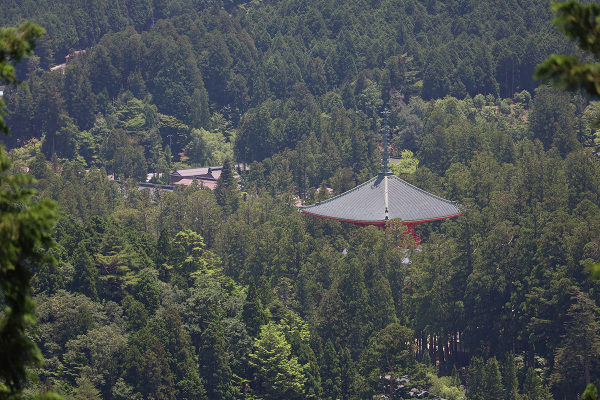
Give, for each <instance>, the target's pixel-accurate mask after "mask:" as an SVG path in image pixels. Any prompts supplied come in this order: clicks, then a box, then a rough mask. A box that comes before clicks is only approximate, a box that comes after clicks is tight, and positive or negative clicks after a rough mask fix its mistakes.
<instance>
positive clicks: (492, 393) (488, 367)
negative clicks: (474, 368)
mask: <svg viewBox="0 0 600 400" xmlns="http://www.w3.org/2000/svg"><path fill="white" fill-rule="evenodd" d="M483 386H484V393H485V398H486V400H503V399H504V389H503V387H502V376H501V375H500V367H499V366H498V361H497V360H496V357H492V358H490V359H488V360H487V361H486V363H485V368H484V370H483Z"/></svg>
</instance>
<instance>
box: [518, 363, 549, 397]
mask: <svg viewBox="0 0 600 400" xmlns="http://www.w3.org/2000/svg"><path fill="white" fill-rule="evenodd" d="M550 398H552V397H551V396H550V393H549V392H548V388H547V387H545V386H544V385H543V384H542V380H541V379H540V377H539V376H538V374H537V373H536V372H535V369H534V368H533V367H529V368H528V369H527V373H526V374H525V380H524V381H523V400H544V399H550Z"/></svg>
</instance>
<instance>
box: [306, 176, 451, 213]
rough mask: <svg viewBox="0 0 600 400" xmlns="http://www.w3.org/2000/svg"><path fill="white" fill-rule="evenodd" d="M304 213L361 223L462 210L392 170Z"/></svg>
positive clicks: (310, 207)
mask: <svg viewBox="0 0 600 400" xmlns="http://www.w3.org/2000/svg"><path fill="white" fill-rule="evenodd" d="M386 191H387V193H386ZM386 207H387V213H386ZM300 212H302V213H306V214H312V215H316V216H319V217H325V218H333V219H340V220H346V221H357V222H381V221H385V220H386V219H394V218H400V219H401V220H402V221H406V222H411V221H423V220H432V219H443V218H448V217H451V216H456V215H458V214H460V213H461V212H460V210H459V209H458V207H457V206H456V203H455V202H453V201H449V200H445V199H442V198H441V197H438V196H435V195H433V194H431V193H428V192H426V191H424V190H422V189H419V188H418V187H416V186H413V185H411V184H410V183H408V182H406V181H404V180H402V179H400V178H398V177H397V176H395V175H393V174H391V173H386V174H379V175H377V176H376V177H374V178H371V179H369V180H368V181H366V182H365V183H363V184H360V185H358V186H356V187H355V188H354V189H351V190H349V191H347V192H345V193H342V194H340V195H338V196H335V197H332V198H330V199H327V200H325V201H322V202H320V203H317V204H313V205H310V206H304V207H300ZM386 217H387V218H386Z"/></svg>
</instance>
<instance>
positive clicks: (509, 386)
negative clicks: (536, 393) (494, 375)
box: [502, 353, 520, 400]
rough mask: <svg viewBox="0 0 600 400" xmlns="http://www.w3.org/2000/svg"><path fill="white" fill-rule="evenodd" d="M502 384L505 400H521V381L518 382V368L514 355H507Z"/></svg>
mask: <svg viewBox="0 0 600 400" xmlns="http://www.w3.org/2000/svg"><path fill="white" fill-rule="evenodd" d="M502 383H503V384H504V398H505V400H519V399H520V396H519V381H518V380H517V367H516V365H515V357H514V355H513V354H512V353H507V354H506V360H504V368H503V369H502Z"/></svg>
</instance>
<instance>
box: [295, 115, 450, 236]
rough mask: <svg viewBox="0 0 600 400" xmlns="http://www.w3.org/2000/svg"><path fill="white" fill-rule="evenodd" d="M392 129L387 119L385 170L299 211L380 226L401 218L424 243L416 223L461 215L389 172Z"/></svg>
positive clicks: (407, 229) (432, 195)
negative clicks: (417, 231) (389, 142)
mask: <svg viewBox="0 0 600 400" xmlns="http://www.w3.org/2000/svg"><path fill="white" fill-rule="evenodd" d="M387 113H388V111H387V110H386V111H384V114H387ZM386 120H387V118H386ZM389 130H390V129H389V126H388V125H387V122H386V123H385V125H384V128H383V169H382V171H381V173H379V174H378V175H377V176H375V177H373V178H371V179H369V180H368V181H366V182H364V183H362V184H360V185H358V186H356V187H355V188H353V189H350V190H349V191H347V192H344V193H342V194H340V195H337V196H335V197H332V198H330V199H327V200H325V201H321V202H318V203H316V204H313V205H309V206H303V207H300V210H299V211H300V212H301V213H302V214H307V215H312V216H315V217H318V218H325V219H332V220H337V221H343V222H349V223H351V224H355V225H358V226H368V225H375V226H377V227H378V228H380V229H385V228H386V226H388V224H389V223H390V222H391V223H395V222H396V221H397V222H398V223H400V224H402V225H404V226H405V227H406V231H405V233H407V234H412V235H413V238H414V243H415V244H420V243H421V238H420V235H419V234H417V233H415V226H416V225H418V224H421V223H423V222H429V221H437V220H442V219H447V218H453V217H457V216H459V215H461V214H462V212H461V211H460V210H459V208H458V207H457V205H456V203H455V202H453V201H449V200H446V199H442V198H441V197H438V196H436V195H434V194H431V193H429V192H426V191H425V190H423V189H420V188H418V187H416V186H413V185H411V184H410V183H408V182H406V181H404V180H402V179H400V178H398V177H397V176H395V175H394V174H393V173H392V172H390V171H389V155H388V154H389V153H388V135H389Z"/></svg>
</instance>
